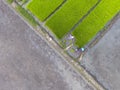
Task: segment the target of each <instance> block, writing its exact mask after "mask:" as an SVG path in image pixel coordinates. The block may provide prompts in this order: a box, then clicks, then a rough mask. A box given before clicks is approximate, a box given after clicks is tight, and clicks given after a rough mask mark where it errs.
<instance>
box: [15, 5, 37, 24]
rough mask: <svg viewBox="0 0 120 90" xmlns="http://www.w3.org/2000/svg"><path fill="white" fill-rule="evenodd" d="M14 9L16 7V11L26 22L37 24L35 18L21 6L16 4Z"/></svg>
mask: <svg viewBox="0 0 120 90" xmlns="http://www.w3.org/2000/svg"><path fill="white" fill-rule="evenodd" d="M16 9H17V11H18V12H20V14H21V15H22V16H24V18H25V19H26V20H27V21H28V22H30V24H32V25H33V26H37V25H38V23H37V22H36V21H35V19H34V18H33V17H32V16H31V15H30V14H29V13H28V12H27V11H26V10H25V9H24V8H22V7H21V6H19V5H18V6H17V7H16Z"/></svg>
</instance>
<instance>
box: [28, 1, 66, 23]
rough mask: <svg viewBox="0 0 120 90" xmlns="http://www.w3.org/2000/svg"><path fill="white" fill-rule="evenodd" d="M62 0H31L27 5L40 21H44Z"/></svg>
mask: <svg viewBox="0 0 120 90" xmlns="http://www.w3.org/2000/svg"><path fill="white" fill-rule="evenodd" d="M63 1H64V0H31V2H30V3H29V4H28V5H27V9H28V10H30V11H31V12H32V13H33V14H34V15H35V16H36V17H37V18H38V19H39V20H40V21H44V20H45V19H46V18H47V17H48V16H49V15H50V14H51V13H52V12H53V11H54V10H55V9H56V8H57V7H58V6H59V5H60V4H61V3H62V2H63Z"/></svg>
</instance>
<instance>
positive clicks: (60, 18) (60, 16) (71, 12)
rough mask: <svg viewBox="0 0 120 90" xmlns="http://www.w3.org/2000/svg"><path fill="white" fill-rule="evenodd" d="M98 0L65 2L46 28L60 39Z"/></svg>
mask: <svg viewBox="0 0 120 90" xmlns="http://www.w3.org/2000/svg"><path fill="white" fill-rule="evenodd" d="M97 2H98V0H67V2H66V3H65V4H64V6H63V7H61V9H59V10H58V11H57V12H56V13H55V14H54V15H53V16H52V17H51V18H50V19H49V20H48V21H47V22H46V26H48V28H49V29H50V30H51V31H52V32H53V33H54V34H55V35H56V36H57V37H58V38H59V39H61V38H62V37H63V36H64V35H66V34H67V33H68V32H69V31H70V29H71V28H72V27H73V26H74V25H75V24H76V23H77V22H78V21H79V20H80V19H81V18H82V17H83V16H84V15H85V14H87V12H88V11H89V10H90V8H92V7H93V6H94V5H95V4H96V3H97Z"/></svg>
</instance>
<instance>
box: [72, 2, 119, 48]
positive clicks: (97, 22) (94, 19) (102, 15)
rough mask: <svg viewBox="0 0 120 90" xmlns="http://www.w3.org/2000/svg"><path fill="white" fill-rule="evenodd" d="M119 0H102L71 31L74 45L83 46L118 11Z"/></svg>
mask: <svg viewBox="0 0 120 90" xmlns="http://www.w3.org/2000/svg"><path fill="white" fill-rule="evenodd" d="M119 10H120V0H102V1H101V2H100V4H99V5H98V6H97V7H96V8H95V9H94V10H93V11H92V12H91V13H90V14H89V15H88V17H86V18H85V19H84V20H83V22H82V23H80V24H79V26H78V27H77V28H76V29H75V30H74V31H73V33H72V34H73V35H74V36H75V38H76V45H78V46H79V47H83V46H84V45H86V44H87V43H88V42H89V41H90V40H91V39H93V37H94V36H95V35H96V34H97V33H98V32H99V31H100V30H101V29H103V27H104V26H105V25H106V24H107V23H108V22H109V21H110V20H111V19H112V18H113V16H115V15H116V14H117V12H119Z"/></svg>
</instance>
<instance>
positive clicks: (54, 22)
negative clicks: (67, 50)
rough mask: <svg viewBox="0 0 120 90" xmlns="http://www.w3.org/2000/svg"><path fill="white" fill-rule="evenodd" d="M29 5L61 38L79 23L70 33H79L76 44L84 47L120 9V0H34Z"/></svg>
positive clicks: (50, 29) (76, 36)
mask: <svg viewBox="0 0 120 90" xmlns="http://www.w3.org/2000/svg"><path fill="white" fill-rule="evenodd" d="M99 1H100V2H99ZM63 2H64V3H63ZM98 2H99V3H98ZM97 3H98V4H97ZM96 4H97V5H96ZM58 7H59V8H58ZM93 7H95V8H94V9H92V8H93ZM26 8H27V9H28V10H29V11H30V12H31V13H33V15H34V16H36V17H37V18H38V19H39V20H40V21H41V22H43V21H44V22H45V27H47V28H48V30H49V31H50V32H52V33H53V34H54V35H55V37H54V38H57V39H58V40H61V39H63V37H64V36H65V35H66V34H68V33H69V32H70V31H71V29H73V27H74V26H76V24H77V26H76V27H75V28H74V29H73V30H72V32H70V33H71V34H72V35H73V36H74V37H75V45H76V46H78V47H79V48H81V47H84V46H85V45H86V44H88V43H89V42H90V41H91V40H92V39H93V38H94V37H95V36H96V34H97V33H98V32H99V31H101V30H102V29H103V28H104V27H105V26H106V24H107V23H108V22H109V21H110V20H112V18H113V17H114V16H115V15H116V14H117V13H118V12H119V11H120V0H31V1H30V2H29V3H28V4H27V6H26ZM53 12H54V13H53ZM50 15H51V16H50ZM48 16H50V17H49V18H48ZM84 16H85V17H84ZM46 18H47V19H46ZM81 19H82V21H81V22H80V20H81Z"/></svg>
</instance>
